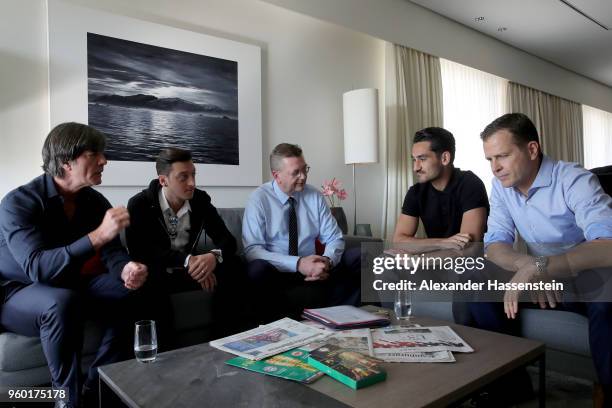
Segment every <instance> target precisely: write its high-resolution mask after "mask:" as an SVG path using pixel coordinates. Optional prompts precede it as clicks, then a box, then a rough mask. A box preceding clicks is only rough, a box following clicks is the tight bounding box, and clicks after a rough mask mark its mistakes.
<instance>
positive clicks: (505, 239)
mask: <svg viewBox="0 0 612 408" xmlns="http://www.w3.org/2000/svg"><path fill="white" fill-rule="evenodd" d="M499 242H502V243H505V244H510V245H512V244H514V237H513V236H512V235H511V234H508V233H506V232H491V233H489V232H487V233H486V234H485V236H484V247H485V248H486V247H488V246H489V245H491V244H495V243H499Z"/></svg>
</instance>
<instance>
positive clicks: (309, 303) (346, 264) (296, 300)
mask: <svg viewBox="0 0 612 408" xmlns="http://www.w3.org/2000/svg"><path fill="white" fill-rule="evenodd" d="M247 276H248V279H249V289H250V293H251V299H252V302H253V303H252V304H253V307H254V309H255V312H256V315H257V321H258V322H259V323H260V324H263V323H269V322H271V321H274V320H278V319H280V318H282V317H287V316H288V317H291V318H293V319H298V318H299V317H300V316H301V314H302V311H303V310H304V309H305V308H318V307H327V306H337V305H354V306H359V305H360V301H361V299H360V298H361V288H360V285H361V278H360V277H361V251H360V249H359V248H353V249H348V250H346V251H344V254H343V255H342V260H341V261H340V263H339V264H338V265H336V266H335V267H334V268H333V269H332V270H331V271H330V276H329V278H328V279H327V280H325V281H314V282H306V281H304V276H303V275H302V274H301V273H299V272H280V271H279V270H278V269H276V268H275V267H274V266H273V265H272V264H270V263H269V262H267V261H264V260H261V259H257V260H254V261H251V262H249V263H248V264H247Z"/></svg>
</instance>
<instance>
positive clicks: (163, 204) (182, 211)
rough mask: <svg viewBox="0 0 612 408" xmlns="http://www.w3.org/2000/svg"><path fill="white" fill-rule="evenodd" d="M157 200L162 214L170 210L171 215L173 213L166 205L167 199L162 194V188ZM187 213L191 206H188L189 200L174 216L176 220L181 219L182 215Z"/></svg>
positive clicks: (168, 205)
mask: <svg viewBox="0 0 612 408" xmlns="http://www.w3.org/2000/svg"><path fill="white" fill-rule="evenodd" d="M158 199H159V205H160V207H161V210H162V213H163V212H166V211H168V210H170V213H171V214H172V213H174V211H173V210H172V208H171V207H170V204H168V199H167V198H166V194H165V193H164V188H163V187H162V188H160V189H159V194H158ZM187 211H191V205H190V204H189V200H185V202H184V203H183V206H182V207H181V208H180V209H179V210H178V212H177V213H176V216H177V217H178V218H181V217H182V216H183V215H185V214H186V213H187Z"/></svg>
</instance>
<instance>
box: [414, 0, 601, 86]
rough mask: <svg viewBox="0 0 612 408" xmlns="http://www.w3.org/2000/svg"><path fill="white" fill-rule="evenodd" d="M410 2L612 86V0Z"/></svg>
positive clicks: (457, 0) (458, 0) (418, 0)
mask: <svg viewBox="0 0 612 408" xmlns="http://www.w3.org/2000/svg"><path fill="white" fill-rule="evenodd" d="M410 1H412V2H413V3H416V4H419V5H421V6H423V7H425V8H427V9H429V10H431V11H434V12H436V13H438V14H441V15H443V16H445V17H447V18H450V19H451V20H454V21H457V22H459V23H461V24H463V25H466V26H468V27H470V28H473V29H475V30H478V31H480V32H482V33H484V34H486V35H489V36H491V37H493V38H496V39H498V40H500V41H503V42H505V43H507V44H510V45H512V46H514V47H516V48H520V49H522V50H524V51H527V52H529V53H530V54H533V55H536V56H538V57H540V58H543V59H545V60H547V61H550V62H552V63H554V64H557V65H559V66H562V67H564V68H566V69H569V70H571V71H574V72H576V73H579V74H581V75H584V76H586V77H588V78H591V79H594V80H596V81H599V82H601V83H603V84H605V85H607V86H610V87H612V0H563V1H562V0H410ZM572 7H575V8H576V9H578V10H580V11H581V12H583V13H585V14H587V15H588V16H589V17H591V18H593V19H595V20H596V21H597V22H598V23H600V24H602V25H603V26H605V27H607V28H608V29H609V30H606V29H604V28H602V27H601V26H599V25H598V24H597V23H595V22H593V21H591V20H589V19H588V18H587V17H585V16H583V15H581V14H580V13H579V12H578V11H576V10H574V9H573V8H572ZM504 28H505V30H504Z"/></svg>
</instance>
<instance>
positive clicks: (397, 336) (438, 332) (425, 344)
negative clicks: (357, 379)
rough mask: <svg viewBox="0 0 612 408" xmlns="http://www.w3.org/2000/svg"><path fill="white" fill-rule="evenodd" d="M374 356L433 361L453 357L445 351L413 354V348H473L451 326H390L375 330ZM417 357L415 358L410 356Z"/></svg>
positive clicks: (464, 350)
mask: <svg viewBox="0 0 612 408" xmlns="http://www.w3.org/2000/svg"><path fill="white" fill-rule="evenodd" d="M372 345H373V347H374V356H376V357H379V358H381V359H383V360H385V361H406V360H405V359H404V358H409V357H415V358H423V359H426V360H427V361H431V362H433V361H434V360H436V359H442V360H448V359H450V358H452V359H453V360H450V361H454V357H452V355H450V356H449V355H448V354H446V353H438V354H431V355H414V354H411V353H414V352H451V351H455V352H460V353H471V352H473V351H474V349H473V348H472V347H470V346H469V345H468V344H467V343H466V342H465V341H464V340H463V339H462V338H461V337H459V336H458V335H457V333H455V332H454V331H453V329H451V328H450V327H448V326H437V327H409V328H404V327H397V326H396V327H391V328H382V329H376V330H372ZM408 361H414V360H408Z"/></svg>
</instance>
